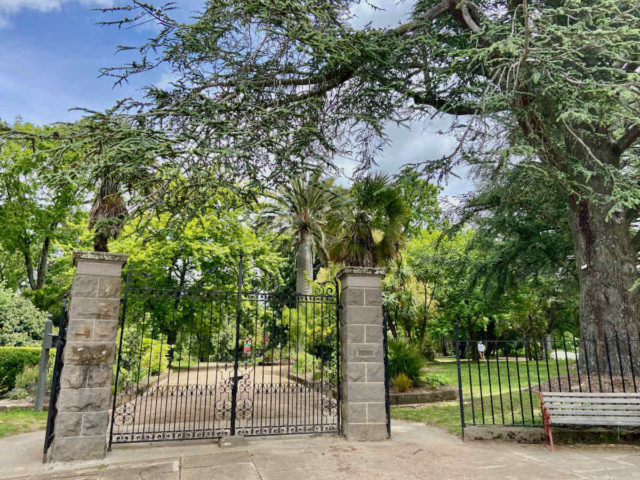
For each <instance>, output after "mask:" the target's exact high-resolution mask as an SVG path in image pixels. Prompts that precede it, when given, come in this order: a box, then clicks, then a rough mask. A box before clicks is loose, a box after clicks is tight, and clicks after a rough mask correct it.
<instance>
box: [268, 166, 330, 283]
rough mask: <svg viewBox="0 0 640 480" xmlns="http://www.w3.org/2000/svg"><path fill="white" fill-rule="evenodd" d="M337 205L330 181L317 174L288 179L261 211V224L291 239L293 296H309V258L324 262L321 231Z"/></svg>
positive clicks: (322, 231)
mask: <svg viewBox="0 0 640 480" xmlns="http://www.w3.org/2000/svg"><path fill="white" fill-rule="evenodd" d="M339 203H340V196H339V195H338V194H337V193H336V191H335V189H334V188H333V181H332V180H324V181H323V180H321V179H320V173H317V172H315V173H312V174H310V175H309V176H307V174H305V175H302V176H300V177H297V178H292V179H291V182H290V184H289V185H288V187H280V188H279V189H278V190H277V193H276V195H273V196H271V197H270V204H269V205H268V206H267V207H266V208H265V209H264V211H263V215H264V216H263V217H262V223H268V224H270V225H271V226H272V227H274V228H275V229H276V231H277V233H278V235H287V236H289V237H290V238H291V239H292V244H293V249H294V251H295V252H296V269H297V271H296V293H299V294H303V295H309V294H311V281H313V258H314V255H315V256H317V257H318V258H319V259H320V260H321V261H323V262H326V261H327V258H328V257H327V251H326V247H325V228H326V225H327V219H328V217H329V216H330V215H331V214H332V211H333V210H334V209H335V208H337V206H338V205H339Z"/></svg>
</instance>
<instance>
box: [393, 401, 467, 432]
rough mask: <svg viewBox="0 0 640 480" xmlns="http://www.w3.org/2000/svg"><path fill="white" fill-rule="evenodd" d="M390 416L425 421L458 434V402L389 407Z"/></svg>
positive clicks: (459, 430) (459, 429) (459, 428)
mask: <svg viewBox="0 0 640 480" xmlns="http://www.w3.org/2000/svg"><path fill="white" fill-rule="evenodd" d="M391 418H395V419H398V420H410V421H412V422H420V423H426V424H428V425H435V426H436V427H440V428H443V429H445V430H448V431H449V433H452V434H454V435H458V436H460V435H461V434H462V429H461V427H460V404H459V403H458V402H457V401H455V402H438V403H429V404H427V405H425V406H424V407H420V408H406V407H391Z"/></svg>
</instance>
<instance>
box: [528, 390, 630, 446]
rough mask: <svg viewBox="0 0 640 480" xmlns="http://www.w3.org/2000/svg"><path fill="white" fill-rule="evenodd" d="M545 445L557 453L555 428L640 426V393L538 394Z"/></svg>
mask: <svg viewBox="0 0 640 480" xmlns="http://www.w3.org/2000/svg"><path fill="white" fill-rule="evenodd" d="M538 394H539V395H540V405H541V408H542V422H543V424H544V434H545V443H547V444H548V445H549V447H550V448H551V450H552V451H553V433H552V432H551V426H552V425H587V426H589V425H590V426H606V427H635V426H640V393H583V392H538Z"/></svg>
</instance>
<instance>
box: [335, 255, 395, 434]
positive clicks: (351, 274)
mask: <svg viewBox="0 0 640 480" xmlns="http://www.w3.org/2000/svg"><path fill="white" fill-rule="evenodd" d="M383 275H384V269H383V268H372V267H345V268H343V269H342V270H341V271H340V273H338V279H339V280H340V283H341V294H340V303H341V305H342V311H341V313H340V362H341V403H342V409H341V412H342V417H341V418H342V433H343V434H344V435H345V436H346V437H347V439H348V440H356V441H367V440H369V441H373V440H385V439H387V425H386V421H387V417H386V411H385V388H384V346H383V337H382V301H381V300H382V299H381V293H382V292H381V286H380V281H381V280H382V277H383Z"/></svg>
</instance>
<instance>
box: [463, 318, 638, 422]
mask: <svg viewBox="0 0 640 480" xmlns="http://www.w3.org/2000/svg"><path fill="white" fill-rule="evenodd" d="M455 346H456V357H457V358H456V360H457V367H458V387H459V393H460V417H461V423H462V427H463V429H464V427H465V426H470V425H542V417H541V412H540V401H539V398H538V393H537V392H539V391H542V392H638V389H639V388H640V378H638V374H639V373H640V337H638V334H637V333H636V334H635V335H632V334H631V333H630V332H628V331H625V332H611V333H603V334H602V336H601V337H599V338H596V337H595V336H594V337H589V336H587V337H583V338H577V337H575V336H573V335H570V334H565V335H562V336H558V337H552V336H547V337H545V338H527V337H526V336H523V337H522V338H518V339H510V340H496V339H474V340H470V339H468V338H467V339H461V338H456V345H455Z"/></svg>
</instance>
